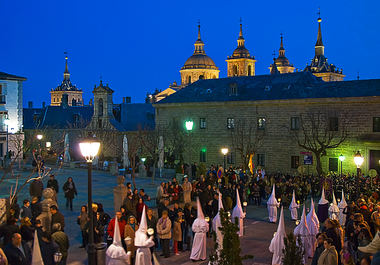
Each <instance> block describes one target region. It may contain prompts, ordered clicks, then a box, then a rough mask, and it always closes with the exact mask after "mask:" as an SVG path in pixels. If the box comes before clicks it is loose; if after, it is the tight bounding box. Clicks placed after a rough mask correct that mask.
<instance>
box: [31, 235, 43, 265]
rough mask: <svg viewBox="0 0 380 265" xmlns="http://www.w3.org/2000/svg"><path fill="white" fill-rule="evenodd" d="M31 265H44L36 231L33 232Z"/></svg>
mask: <svg viewBox="0 0 380 265" xmlns="http://www.w3.org/2000/svg"><path fill="white" fill-rule="evenodd" d="M32 265H44V261H43V259H42V255H41V249H40V243H39V241H38V236H37V229H36V230H35V231H34V241H33V253H32Z"/></svg>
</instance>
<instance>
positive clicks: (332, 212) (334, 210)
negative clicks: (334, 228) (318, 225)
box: [329, 192, 339, 220]
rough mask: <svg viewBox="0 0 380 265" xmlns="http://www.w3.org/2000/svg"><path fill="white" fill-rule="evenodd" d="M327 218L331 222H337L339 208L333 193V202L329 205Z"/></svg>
mask: <svg viewBox="0 0 380 265" xmlns="http://www.w3.org/2000/svg"><path fill="white" fill-rule="evenodd" d="M329 217H330V218H331V219H333V220H338V217H339V207H338V204H337V203H336V199H335V195H334V192H333V202H332V203H331V204H330V207H329Z"/></svg>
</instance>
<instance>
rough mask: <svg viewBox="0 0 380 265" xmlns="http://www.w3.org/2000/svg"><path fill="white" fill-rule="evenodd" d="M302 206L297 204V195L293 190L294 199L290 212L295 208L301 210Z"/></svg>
mask: <svg viewBox="0 0 380 265" xmlns="http://www.w3.org/2000/svg"><path fill="white" fill-rule="evenodd" d="M299 207H300V206H299V205H298V204H297V202H296V194H295V191H294V190H293V198H292V202H291V203H290V206H289V210H291V209H293V208H299Z"/></svg>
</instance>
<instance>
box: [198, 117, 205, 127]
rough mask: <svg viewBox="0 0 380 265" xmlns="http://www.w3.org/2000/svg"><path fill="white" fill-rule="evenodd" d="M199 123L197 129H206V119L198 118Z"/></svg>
mask: <svg viewBox="0 0 380 265" xmlns="http://www.w3.org/2000/svg"><path fill="white" fill-rule="evenodd" d="M199 123H200V124H199V128H201V129H206V118H200V119H199Z"/></svg>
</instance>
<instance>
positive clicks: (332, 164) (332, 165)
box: [329, 157, 338, 172]
mask: <svg viewBox="0 0 380 265" xmlns="http://www.w3.org/2000/svg"><path fill="white" fill-rule="evenodd" d="M329 171H333V172H337V171H338V158H336V157H330V158H329Z"/></svg>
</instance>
